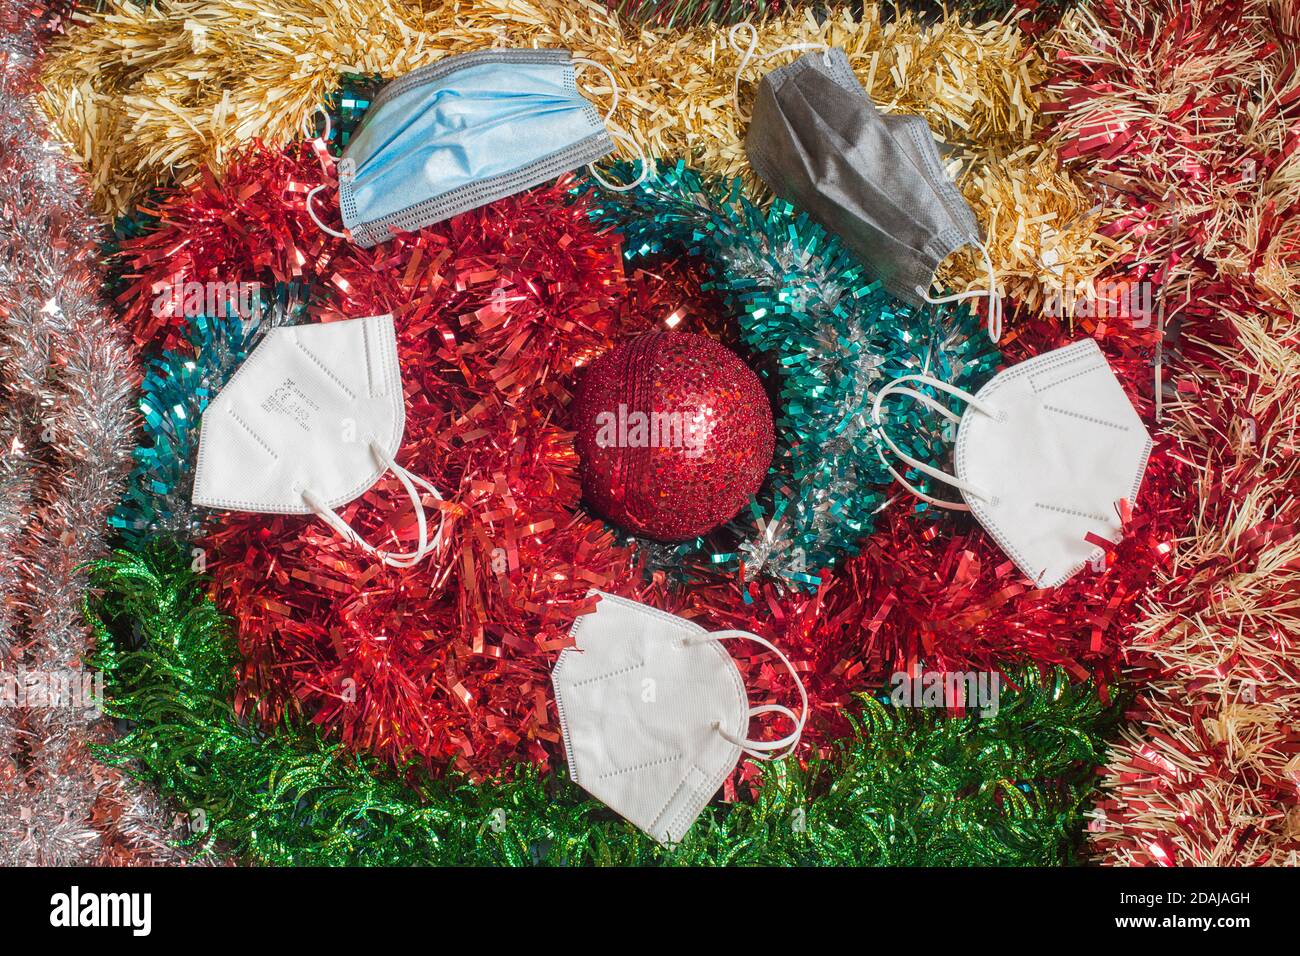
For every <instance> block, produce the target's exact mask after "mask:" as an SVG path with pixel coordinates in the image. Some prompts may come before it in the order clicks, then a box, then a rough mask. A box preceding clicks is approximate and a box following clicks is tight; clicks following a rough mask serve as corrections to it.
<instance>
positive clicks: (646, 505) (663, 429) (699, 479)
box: [573, 332, 775, 541]
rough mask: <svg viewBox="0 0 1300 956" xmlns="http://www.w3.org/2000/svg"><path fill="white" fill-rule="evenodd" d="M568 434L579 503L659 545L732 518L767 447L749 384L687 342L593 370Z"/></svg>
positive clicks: (718, 352) (701, 346) (651, 337)
mask: <svg viewBox="0 0 1300 956" xmlns="http://www.w3.org/2000/svg"><path fill="white" fill-rule="evenodd" d="M573 428H574V430H575V431H576V432H577V447H578V455H579V457H580V458H581V460H582V489H583V494H584V497H585V498H586V501H587V503H588V504H589V505H590V506H591V507H592V508H594V509H595V510H596V511H597V512H599V513H600V514H601V515H603V516H604V517H605V518H607V519H609V520H610V521H612V522H614V523H615V524H617V525H619V526H621V527H623V528H626V529H627V530H628V531H631V532H632V533H634V534H637V535H642V536H644V537H649V538H657V539H659V540H662V541H684V540H686V539H688V538H694V537H696V536H698V535H702V534H705V533H706V532H708V531H711V530H712V529H713V528H716V527H717V526H718V525H720V524H722V523H723V522H724V521H726V520H727V519H729V518H731V517H733V516H734V515H735V514H736V512H738V511H739V510H740V509H741V508H743V507H744V506H745V504H746V503H747V502H748V501H749V499H750V498H751V497H752V496H753V495H754V493H755V492H757V491H758V488H759V486H760V485H761V484H762V483H763V478H764V476H765V475H766V474H767V469H768V466H769V465H770V464H771V463H772V449H773V445H774V442H775V439H774V437H773V433H772V408H771V406H770V405H769V404H768V401H767V394H766V393H765V392H764V391H763V386H762V384H761V383H760V382H759V380H758V376H757V375H755V374H754V373H753V371H752V370H750V368H749V367H748V366H746V365H745V363H744V362H742V361H741V360H740V358H739V357H737V356H736V354H735V353H734V352H732V351H730V350H729V349H727V348H726V347H724V346H722V345H719V344H718V343H717V342H715V341H713V340H712V339H709V338H705V337H704V336H702V335H695V334H692V333H689V332H651V333H648V334H646V335H642V336H639V337H637V338H635V339H633V340H631V341H629V342H626V343H624V344H622V345H620V346H618V347H617V348H615V349H613V350H612V351H610V352H607V353H605V354H604V355H602V356H601V357H600V358H598V359H597V360H596V361H595V362H593V363H592V365H591V367H590V368H589V369H588V370H587V372H586V374H585V375H584V376H583V378H582V382H581V383H580V385H579V387H578V394H577V397H576V398H575V399H574V404H573Z"/></svg>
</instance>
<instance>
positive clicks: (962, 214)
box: [906, 114, 979, 241]
mask: <svg viewBox="0 0 1300 956" xmlns="http://www.w3.org/2000/svg"><path fill="white" fill-rule="evenodd" d="M908 115H914V114H908ZM918 118H919V119H920V120H921V121H922V122H924V123H925V128H926V130H930V124H929V123H928V122H926V121H925V118H924V117H918ZM906 129H907V133H908V136H910V137H911V139H912V144H913V145H914V146H915V147H916V151H917V152H918V153H919V154H920V156H921V162H922V163H924V164H925V166H926V168H927V169H929V170H930V176H931V181H930V183H929V186H930V188H931V189H932V190H933V191H934V192H935V194H936V195H937V196H938V197H939V201H940V202H942V203H943V205H944V210H945V212H947V213H948V219H949V220H950V221H951V222H952V224H953V225H954V226H955V227H957V228H959V229H960V228H962V227H966V228H967V229H969V230H970V232H972V233H973V234H974V236H975V239H976V241H978V239H979V220H977V219H976V218H975V212H974V210H972V209H971V208H970V204H969V203H967V202H966V197H965V196H963V195H962V194H961V190H959V189H958V188H957V184H956V183H954V182H953V181H952V180H951V179H949V178H948V174H947V172H945V170H944V169H943V167H942V166H941V165H939V163H938V161H937V160H936V159H935V157H934V156H932V155H931V154H930V153H929V152H928V151H927V150H926V148H925V140H924V137H922V136H921V128H920V126H918V125H917V124H915V123H908V124H906ZM930 137H931V140H932V141H933V138H934V133H933V131H930Z"/></svg>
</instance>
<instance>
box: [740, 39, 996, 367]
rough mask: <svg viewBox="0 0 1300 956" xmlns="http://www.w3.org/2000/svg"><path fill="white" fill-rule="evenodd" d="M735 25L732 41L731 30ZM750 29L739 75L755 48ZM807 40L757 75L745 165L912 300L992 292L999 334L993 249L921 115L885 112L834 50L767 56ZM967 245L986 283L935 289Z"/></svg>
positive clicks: (992, 331) (992, 328)
mask: <svg viewBox="0 0 1300 956" xmlns="http://www.w3.org/2000/svg"><path fill="white" fill-rule="evenodd" d="M745 27H748V28H749V30H750V31H753V29H754V28H753V27H752V26H750V25H749V24H745V23H740V24H737V25H736V26H735V27H733V28H732V31H731V39H732V45H733V46H736V45H737V31H738V30H740V29H742V28H745ZM756 44H757V34H756V33H754V34H753V36H752V39H751V42H750V44H749V48H748V50H746V51H744V57H743V59H742V61H741V64H740V67H739V69H738V70H737V73H736V83H737V86H736V88H735V91H734V93H735V98H736V107H737V110H739V78H740V75H741V72H742V71H743V70H744V69H745V66H746V65H747V64H748V62H749V61H750V59H752V58H754V56H755V53H754V50H755V46H756ZM805 48H812V49H814V50H817V51H818V52H812V53H808V54H805V55H804V56H802V57H800V58H799V59H797V60H795V61H794V62H793V63H790V64H788V65H787V66H783V67H780V68H779V69H776V70H773V71H771V72H770V73H768V74H766V75H765V76H764V77H763V79H762V80H761V81H760V83H759V87H758V94H757V98H756V99H755V102H754V112H753V116H752V118H751V121H750V125H749V132H748V134H747V136H746V138H745V151H746V153H747V155H748V157H749V163H750V165H751V166H752V167H753V168H754V172H756V173H757V174H758V175H759V177H760V178H761V179H762V180H763V181H764V182H765V183H767V185H768V186H769V187H771V189H772V191H773V192H774V193H776V195H778V196H780V197H781V198H783V199H786V200H788V201H789V202H792V203H793V204H794V205H796V206H797V207H799V208H801V209H804V210H806V211H807V212H808V214H809V215H810V216H812V217H813V218H814V219H816V220H817V221H818V222H820V223H821V224H822V225H823V226H825V227H826V228H827V229H829V230H830V231H831V232H833V233H835V234H836V235H837V236H839V237H840V239H841V240H842V241H843V242H844V243H845V245H847V246H848V247H849V248H850V249H851V250H852V251H853V252H854V253H855V254H856V256H857V257H858V259H859V260H860V261H861V262H862V265H863V266H864V268H865V269H866V270H867V272H868V274H869V275H871V276H872V277H873V278H875V279H877V280H879V281H880V283H881V285H882V286H883V288H884V289H885V290H886V291H887V292H889V293H890V294H891V295H893V296H895V297H897V298H899V299H901V300H903V301H904V302H908V303H910V304H912V305H920V304H921V303H923V302H932V303H938V302H955V301H959V300H961V299H966V298H972V297H975V296H987V297H989V299H990V302H989V316H988V323H989V337H990V338H992V339H993V341H995V342H996V341H997V340H998V339H1000V338H1001V336H1002V308H1001V302H1000V300H999V298H998V295H997V292H996V277H995V275H994V273H993V264H992V261H991V260H990V258H989V255H988V251H987V249H986V248H985V247H984V245H983V244H982V242H981V240H980V234H979V227H978V225H977V224H976V221H975V216H974V214H973V213H972V212H971V209H970V206H969V205H967V203H966V200H965V199H964V198H963V197H962V195H961V193H960V192H958V190H957V187H956V186H955V185H954V184H953V182H952V181H951V180H950V179H949V178H948V176H947V173H946V172H945V171H944V168H943V164H942V162H941V161H940V157H939V151H938V148H937V146H936V145H935V141H934V137H933V135H932V134H931V132H930V128H929V126H927V125H926V122H925V120H924V119H921V118H920V117H916V116H885V115H882V114H881V113H880V111H879V110H877V109H876V106H875V104H874V103H872V102H871V100H870V98H868V96H867V94H866V91H865V90H863V88H862V86H861V85H860V84H859V83H858V81H857V78H856V77H855V76H854V74H853V70H852V69H851V68H850V66H849V61H848V57H847V56H845V54H844V51H843V50H841V49H838V48H826V47H823V46H821V45H819V44H794V45H791V46H786V47H781V48H780V49H778V50H773V51H772V52H770V53H768V54H766V55H765V56H764V57H763V58H764V59H766V58H767V57H771V56H774V55H776V54H778V53H782V52H785V51H788V50H795V49H805ZM965 245H973V246H976V247H978V248H979V249H980V251H981V253H982V255H983V258H984V264H985V269H986V271H987V274H988V289H987V290H977V291H974V292H964V293H959V294H957V295H952V296H945V297H941V298H935V297H932V296H931V295H930V294H929V292H928V290H929V288H930V285H931V283H932V282H933V281H934V274H935V270H936V269H937V268H938V266H939V263H941V262H942V261H943V260H944V259H945V258H946V257H947V256H948V255H950V254H951V253H953V252H955V251H956V250H957V249H960V248H961V247H962V246H965Z"/></svg>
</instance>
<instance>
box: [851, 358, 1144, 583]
mask: <svg viewBox="0 0 1300 956" xmlns="http://www.w3.org/2000/svg"><path fill="white" fill-rule="evenodd" d="M910 383H915V386H912V385H911V384H910ZM919 386H929V387H930V388H933V389H935V390H937V391H939V392H943V393H946V394H948V395H951V396H953V397H955V398H958V399H961V400H962V401H964V402H965V403H966V406H967V407H966V410H965V413H964V414H961V415H959V414H957V413H956V412H954V411H953V410H952V409H951V408H949V407H948V406H947V405H946V404H945V403H943V402H941V401H936V400H935V399H934V398H932V397H930V396H929V395H926V394H923V393H922V392H920V391H918V390H917V387H919ZM895 395H901V396H905V397H907V398H911V399H913V400H915V401H918V402H920V403H921V404H923V405H925V406H926V407H927V408H929V409H931V410H932V411H934V412H937V413H938V414H940V415H942V416H943V417H945V418H947V419H948V420H949V421H951V422H954V423H957V442H956V447H955V449H954V454H953V460H954V465H955V470H956V474H955V475H950V474H948V473H947V472H944V471H941V470H939V469H938V468H934V467H932V466H931V465H927V464H925V463H924V462H921V461H917V460H916V459H915V458H912V457H911V456H909V455H908V454H906V453H905V452H904V451H903V450H902V449H901V448H900V447H899V446H898V444H897V443H896V442H895V441H894V439H893V438H891V437H890V436H889V434H888V433H887V432H886V431H885V429H884V426H883V425H882V424H881V407H882V404H883V402H884V401H885V399H887V398H889V397H891V396H895ZM872 421H873V422H874V424H875V425H876V428H877V433H878V435H879V437H880V438H881V439H882V440H883V441H884V444H885V445H886V446H887V448H888V450H889V451H890V452H892V453H893V454H894V455H896V456H897V457H898V458H899V459H900V460H902V461H904V462H906V463H907V464H908V465H910V466H911V467H912V468H915V469H916V470H917V471H919V472H921V473H922V474H926V475H929V476H930V477H931V478H934V479H936V480H938V481H942V482H946V483H947V484H950V485H952V486H954V487H955V488H957V489H959V490H960V491H961V496H962V498H963V499H964V501H965V504H960V503H956V502H950V501H940V500H938V499H936V498H932V497H930V496H929V495H927V494H925V493H923V492H921V491H920V490H918V489H917V488H915V487H913V486H912V485H911V484H910V483H908V481H907V480H906V479H905V478H904V477H903V476H902V475H900V474H899V473H898V472H897V471H895V470H894V468H893V467H892V466H890V465H889V464H888V462H886V467H888V468H889V471H890V473H891V474H892V475H893V476H894V477H895V478H896V479H897V480H898V481H899V483H900V484H902V485H903V487H905V488H907V490H908V491H910V492H912V493H913V494H914V495H916V496H917V497H918V498H922V499H924V500H925V501H928V502H930V503H931V504H933V505H935V506H937V507H940V508H949V509H953V510H961V511H970V512H971V513H972V514H973V515H974V516H975V518H976V520H977V521H979V523H980V524H981V525H982V526H983V527H984V529H985V530H986V531H988V533H989V534H991V535H992V536H993V538H994V540H995V541H997V543H998V546H999V547H1001V548H1002V550H1003V551H1004V552H1006V554H1007V556H1008V557H1010V558H1011V559H1012V560H1013V561H1014V562H1015V563H1016V566H1017V567H1018V568H1019V569H1020V570H1021V571H1022V572H1023V573H1024V574H1025V575H1026V576H1027V577H1028V578H1030V579H1031V580H1032V581H1033V582H1034V583H1035V584H1037V585H1038V586H1039V587H1056V586H1057V585H1060V584H1063V583H1064V582H1065V581H1067V580H1069V579H1070V578H1071V577H1072V576H1073V575H1074V574H1075V573H1076V572H1078V571H1079V570H1080V569H1082V568H1083V567H1084V565H1086V564H1088V563H1089V562H1090V561H1093V560H1095V559H1096V558H1099V557H1100V556H1101V554H1102V552H1103V551H1104V548H1103V547H1102V546H1101V545H1100V544H1098V543H1097V542H1098V540H1104V541H1108V542H1117V541H1119V540H1120V538H1121V537H1122V536H1123V516H1122V514H1121V510H1122V507H1121V505H1120V502H1127V503H1128V504H1129V505H1132V504H1133V503H1134V502H1135V501H1136V499H1137V493H1138V489H1139V488H1140V487H1141V485H1142V475H1143V473H1144V472H1145V471H1146V465H1147V458H1148V457H1149V456H1150V454H1151V436H1150V435H1149V434H1148V433H1147V430H1146V428H1145V426H1144V425H1143V424H1142V419H1141V418H1139V417H1138V413H1137V411H1136V410H1135V409H1134V408H1133V404H1132V402H1130V401H1129V399H1128V396H1127V395H1125V394H1124V389H1123V388H1122V387H1121V386H1120V384H1119V380H1118V379H1117V378H1116V377H1115V373H1114V372H1113V371H1111V368H1110V365H1109V364H1108V363H1107V361H1106V357H1105V356H1104V355H1103V354H1102V351H1101V349H1100V348H1098V347H1097V343H1096V342H1095V341H1093V340H1092V339H1083V340H1081V341H1078V342H1075V343H1073V344H1072V345H1067V346H1065V347H1064V348H1059V349H1056V350H1054V351H1051V352H1045V353H1044V354H1042V355H1038V356H1035V357H1034V358H1032V359H1029V360H1028V361H1026V362H1021V363H1020V364H1019V365H1014V366H1012V367H1011V368H1008V369H1005V370H1003V371H1001V372H999V373H998V374H997V375H995V376H994V377H993V378H992V379H991V380H990V381H989V382H988V383H987V384H985V385H984V387H983V388H981V389H980V390H979V391H978V392H976V393H975V394H974V395H971V394H970V393H969V392H966V391H963V390H962V389H960V388H956V387H954V386H952V385H949V384H947V383H946V382H941V381H939V380H937V379H934V378H931V377H930V376H928V375H904V376H901V377H899V378H896V379H894V380H893V381H891V382H890V383H889V384H887V385H886V386H885V387H884V388H882V389H881V390H880V391H879V392H878V393H877V394H876V399H875V403H874V405H873V407H872ZM881 458H882V459H883V458H884V455H883V453H882V454H881ZM1090 538H1091V540H1090Z"/></svg>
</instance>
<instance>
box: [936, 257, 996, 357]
mask: <svg viewBox="0 0 1300 956" xmlns="http://www.w3.org/2000/svg"><path fill="white" fill-rule="evenodd" d="M976 248H978V249H979V251H980V255H981V256H983V257H984V272H985V274H986V275H987V276H988V280H989V287H988V288H987V289H972V290H971V291H969V292H957V293H955V294H953V295H945V296H939V297H938V298H934V297H932V296H931V295H930V293H929V292H928V291H927V290H926V289H924V288H922V287H921V286H917V287H916V291H917V293H918V294H919V295H920V296H921V298H923V299H925V301H926V302H929V303H930V304H931V305H942V304H944V303H945V302H961V301H963V300H965V299H978V298H984V297H987V298H988V300H989V324H988V329H989V338H990V339H992V340H993V344H995V345H996V344H997V343H998V342H1000V341H1002V296H1001V295H1000V294H999V293H998V276H997V273H996V272H995V271H994V270H993V259H992V257H990V256H989V248H988V246H986V245H985V244H984V243H982V242H981V243H978V244H977V246H976Z"/></svg>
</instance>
